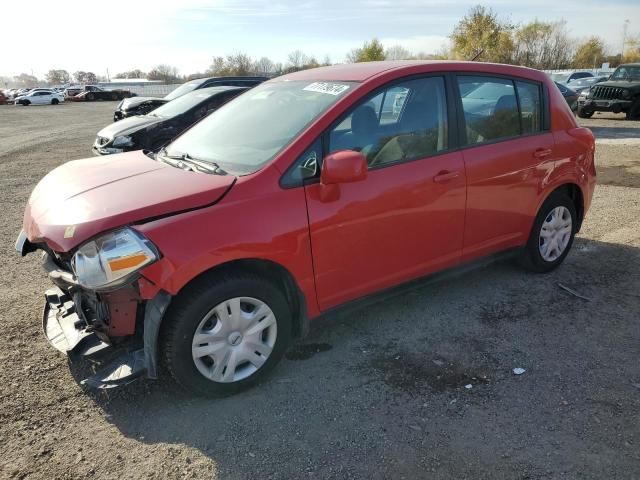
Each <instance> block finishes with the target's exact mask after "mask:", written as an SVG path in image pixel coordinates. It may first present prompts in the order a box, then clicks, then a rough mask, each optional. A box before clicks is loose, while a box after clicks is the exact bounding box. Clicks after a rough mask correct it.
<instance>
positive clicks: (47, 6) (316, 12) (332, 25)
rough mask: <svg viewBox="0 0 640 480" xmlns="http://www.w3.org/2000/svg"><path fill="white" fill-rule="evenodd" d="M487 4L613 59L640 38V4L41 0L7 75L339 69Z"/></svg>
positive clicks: (11, 39)
mask: <svg viewBox="0 0 640 480" xmlns="http://www.w3.org/2000/svg"><path fill="white" fill-rule="evenodd" d="M478 3H482V4H483V5H485V6H488V7H491V8H493V10H494V11H496V12H497V13H498V15H499V17H501V18H503V19H505V20H510V21H511V22H514V23H526V22H529V21H532V20H534V19H536V18H538V19H540V20H545V21H551V20H560V19H564V20H566V21H567V27H568V29H569V32H570V34H571V36H573V37H576V38H578V39H580V38H586V37H588V36H590V35H593V34H597V35H599V36H601V37H602V38H604V39H605V41H606V43H607V44H608V46H609V49H610V50H611V52H612V53H618V52H619V51H620V49H621V47H622V36H623V35H622V31H623V24H624V21H625V19H628V20H629V21H630V23H629V27H628V31H629V34H632V35H638V34H639V33H640V0H605V1H599V2H590V1H588V0H587V1H584V0H560V1H558V0H536V1H535V2H530V1H526V0H525V1H523V0H515V1H514V0H509V1H507V0H497V1H486V2H479V1H478V0H456V1H455V2H454V1H451V0H449V1H446V0H436V1H418V0H297V1H296V0H294V1H289V0H280V1H268V0H243V1H231V0H108V1H104V2H79V3H78V2H70V3H65V4H55V2H54V4H52V3H51V2H50V1H45V0H32V1H30V2H29V5H28V6H27V7H26V8H25V9H19V12H20V14H21V15H20V17H21V18H23V19H24V20H20V21H16V19H9V18H5V20H6V21H3V22H2V26H1V27H0V52H1V54H0V75H4V76H13V75H18V74H20V73H22V72H24V73H29V74H31V73H32V72H33V74H35V75H36V76H38V77H44V75H45V73H46V72H47V71H48V70H49V69H54V68H55V69H65V70H67V71H69V72H70V73H73V72H75V71H77V70H84V71H92V72H94V73H96V74H98V75H106V73H107V69H108V71H109V73H110V74H111V76H113V75H114V74H116V73H118V72H121V71H126V70H132V69H134V68H140V69H141V70H144V71H147V70H149V69H151V68H152V67H153V66H154V65H157V64H159V63H165V64H169V65H173V66H175V67H177V68H178V70H179V71H180V73H182V74H189V73H194V72H203V71H204V70H206V68H207V67H208V66H209V65H210V64H211V59H212V57H213V56H218V55H222V56H224V55H227V54H232V53H236V52H245V53H247V54H249V55H250V56H251V57H253V58H259V57H262V56H266V57H269V58H271V59H272V60H273V61H275V62H285V61H286V58H287V54H288V53H289V52H291V51H293V50H296V49H300V50H302V51H304V52H305V53H306V54H308V55H313V56H315V57H316V58H317V59H318V60H322V59H324V58H325V56H327V55H328V56H329V58H330V59H331V61H332V62H333V63H339V62H343V61H344V59H345V55H346V53H347V52H348V51H349V50H351V49H352V48H355V47H359V46H361V45H362V43H363V42H365V41H367V40H370V39H371V38H373V37H377V38H378V39H379V40H381V41H382V43H383V44H384V45H385V46H392V45H402V46H404V47H405V48H407V49H409V50H410V51H414V52H418V51H421V52H425V53H436V52H437V51H438V50H440V49H441V48H442V46H443V45H446V44H447V42H448V38H447V36H448V35H449V34H450V33H451V31H452V30H453V27H454V26H455V24H456V23H457V22H458V21H459V20H460V18H462V16H463V15H464V14H465V13H466V12H467V11H468V10H469V8H471V7H472V6H473V5H476V4H478ZM51 5H56V6H55V8H51ZM61 5H62V6H61Z"/></svg>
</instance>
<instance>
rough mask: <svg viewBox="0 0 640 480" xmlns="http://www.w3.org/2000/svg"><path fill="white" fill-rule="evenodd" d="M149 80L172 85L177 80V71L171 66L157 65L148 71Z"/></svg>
mask: <svg viewBox="0 0 640 480" xmlns="http://www.w3.org/2000/svg"><path fill="white" fill-rule="evenodd" d="M147 78H148V79H149V80H162V81H163V82H164V83H165V84H170V83H174V82H176V81H178V80H179V77H178V69H177V68H176V67H172V66H171V65H164V64H161V65H157V66H155V67H154V68H152V69H151V70H150V71H149V74H148V75H147Z"/></svg>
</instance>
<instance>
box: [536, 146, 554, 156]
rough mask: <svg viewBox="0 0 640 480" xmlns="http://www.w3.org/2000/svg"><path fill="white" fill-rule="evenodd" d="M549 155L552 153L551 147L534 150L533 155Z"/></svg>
mask: <svg viewBox="0 0 640 480" xmlns="http://www.w3.org/2000/svg"><path fill="white" fill-rule="evenodd" d="M549 155H551V149H550V148H539V149H537V150H536V151H534V152H533V156H534V157H535V158H546V157H548V156H549Z"/></svg>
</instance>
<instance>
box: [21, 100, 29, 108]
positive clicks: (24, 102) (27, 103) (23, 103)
mask: <svg viewBox="0 0 640 480" xmlns="http://www.w3.org/2000/svg"><path fill="white" fill-rule="evenodd" d="M20 103H21V104H22V105H24V106H25V107H28V106H29V105H31V102H30V101H29V100H22V102H20Z"/></svg>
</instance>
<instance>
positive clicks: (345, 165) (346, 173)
mask: <svg viewBox="0 0 640 480" xmlns="http://www.w3.org/2000/svg"><path fill="white" fill-rule="evenodd" d="M367 168H368V166H367V159H366V158H365V156H364V155H363V154H362V153H360V152H354V151H353V150H339V151H337V152H333V153H331V154H329V155H327V156H326V157H324V161H323V162H322V172H321V173H320V183H322V184H323V185H335V184H338V183H350V182H358V181H360V180H364V179H365V178H367Z"/></svg>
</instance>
